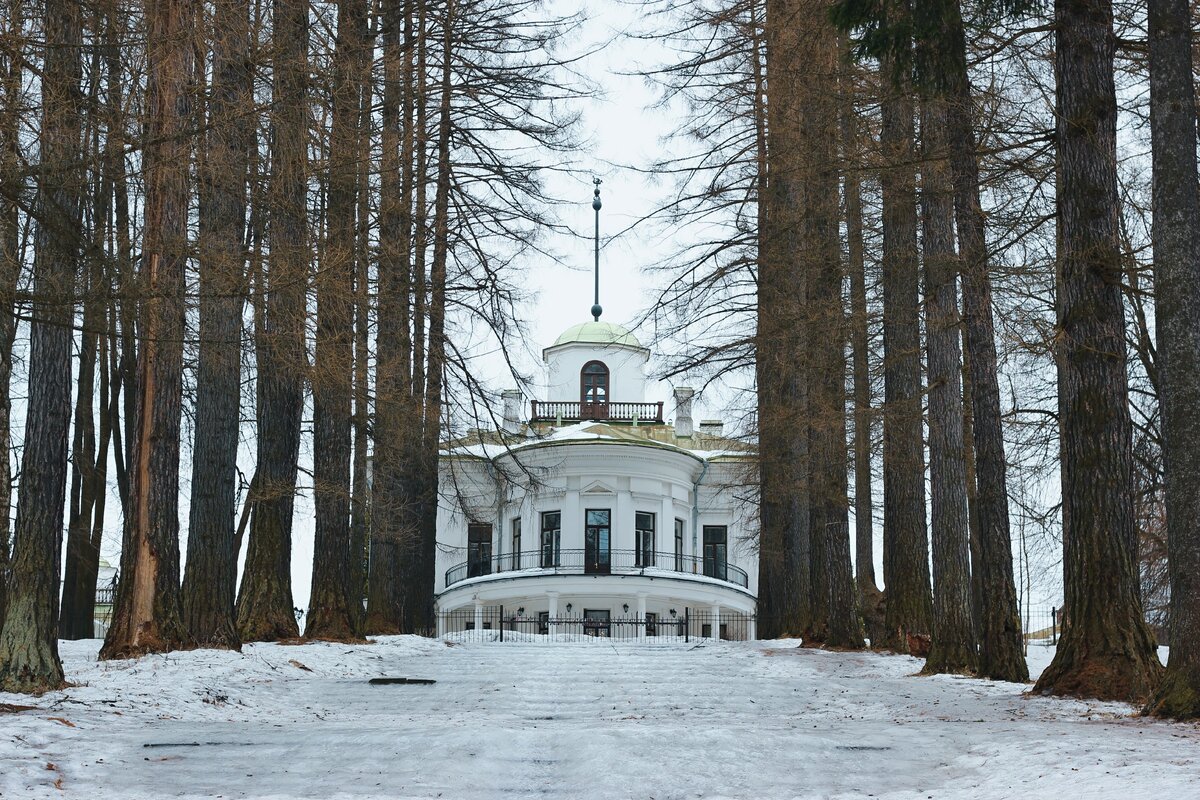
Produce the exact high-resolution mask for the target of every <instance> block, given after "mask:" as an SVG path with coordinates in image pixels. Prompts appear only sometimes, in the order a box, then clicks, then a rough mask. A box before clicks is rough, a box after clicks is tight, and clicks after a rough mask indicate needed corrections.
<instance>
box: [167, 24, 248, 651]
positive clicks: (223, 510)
mask: <svg viewBox="0 0 1200 800" xmlns="http://www.w3.org/2000/svg"><path fill="white" fill-rule="evenodd" d="M212 26H213V27H212V61H213V64H212V76H213V77H212V87H211V92H210V96H211V98H212V99H211V101H210V105H209V113H208V129H207V132H206V135H205V138H204V139H203V147H204V149H205V154H204V158H203V159H202V169H201V173H200V174H201V185H200V242H199V250H200V360H199V369H198V371H197V375H196V412H195V414H196V422H195V445H194V447H193V449H192V501H191V509H190V511H189V516H188V558H187V568H186V570H185V571H184V577H183V618H184V623H185V624H186V625H187V627H188V630H189V632H190V633H191V635H192V636H193V637H194V638H195V640H196V643H197V644H199V645H201V646H209V647H221V648H232V649H239V648H240V647H241V640H240V639H239V638H238V632H237V622H236V618H235V616H234V593H235V591H236V589H237V553H236V552H234V549H233V543H234V529H233V525H234V516H235V514H236V513H237V510H236V504H237V496H236V486H235V478H236V476H237V450H238V422H239V420H240V416H239V413H238V412H239V400H240V398H241V343H242V340H241V334H242V311H243V308H244V305H245V296H246V288H247V283H246V254H245V253H246V248H245V241H244V238H245V233H244V232H245V227H246V185H247V179H248V175H249V155H250V147H251V146H252V145H253V136H252V134H253V129H252V127H251V125H252V122H253V117H252V116H251V115H250V114H249V112H248V109H249V108H250V107H251V103H252V97H251V92H252V86H251V81H252V78H253V76H252V74H251V65H250V4H249V2H248V0H217V2H216V3H215V5H214V8H213V22H212Z"/></svg>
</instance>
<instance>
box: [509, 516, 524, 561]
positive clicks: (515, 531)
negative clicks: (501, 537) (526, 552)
mask: <svg viewBox="0 0 1200 800" xmlns="http://www.w3.org/2000/svg"><path fill="white" fill-rule="evenodd" d="M520 568H521V518H520V517H513V521H512V566H511V567H510V569H520Z"/></svg>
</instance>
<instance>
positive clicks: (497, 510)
mask: <svg viewBox="0 0 1200 800" xmlns="http://www.w3.org/2000/svg"><path fill="white" fill-rule="evenodd" d="M598 309H599V306H598V304H597V306H596V308H594V309H593V314H595V315H596V316H597V317H599V312H598ZM649 355H650V352H649V350H648V349H647V348H645V347H643V346H642V344H641V343H640V342H639V341H638V340H637V339H636V338H635V337H634V336H633V334H631V333H630V332H629V331H628V330H626V329H625V328H622V327H621V326H619V325H613V324H611V323H607V322H600V321H598V320H595V321H591V322H585V323H583V324H580V325H575V326H573V327H571V328H569V329H567V330H566V331H565V332H563V334H562V335H561V336H559V337H558V339H557V340H556V341H555V342H554V344H553V345H551V346H550V347H547V348H546V349H545V350H544V351H543V359H544V361H545V364H546V368H547V370H548V375H549V387H550V388H549V396H548V397H547V398H546V399H535V400H533V401H531V402H530V403H529V405H528V406H527V407H526V406H525V403H524V400H523V398H522V397H521V394H520V393H519V392H517V391H515V390H514V391H510V392H507V393H506V394H505V410H504V422H503V425H502V428H501V430H498V431H490V432H475V433H473V434H472V435H470V436H467V437H464V438H462V439H459V440H456V441H454V442H451V443H448V444H446V445H445V446H444V448H443V453H442V458H441V462H440V463H441V467H440V469H441V481H442V484H441V485H442V487H443V491H442V492H441V495H442V497H441V500H440V504H439V508H438V520H437V576H436V587H435V588H436V593H437V598H436V605H437V609H438V611H439V612H440V613H439V620H440V622H439V627H441V628H442V630H441V631H439V632H440V633H447V632H452V631H449V630H447V629H448V627H453V626H457V629H459V630H462V629H469V628H474V627H477V626H480V627H482V626H487V627H491V626H492V625H493V624H494V622H489V621H485V620H492V619H494V618H493V617H492V616H491V613H492V611H491V610H492V609H496V608H498V607H503V609H504V619H505V620H517V621H519V622H521V623H523V624H524V626H525V627H522V628H520V629H521V630H525V631H536V632H541V633H554V632H556V631H555V628H556V627H558V626H560V625H565V624H566V623H565V622H562V621H563V620H575V619H579V620H582V623H583V626H584V629H585V632H589V633H593V634H596V635H605V634H606V633H608V632H609V630H610V625H615V624H617V621H618V620H621V619H625V620H630V621H636V622H635V624H640V627H639V631H640V635H647V636H653V635H656V634H658V633H659V632H660V631H664V630H667V631H671V630H677V629H678V628H677V626H679V625H680V624H681V621H682V619H683V616H684V614H685V612H686V611H687V610H688V609H692V610H693V612H694V613H693V617H694V618H698V617H699V616H700V615H699V614H698V613H695V612H698V611H702V612H703V618H704V619H705V620H706V623H705V625H704V629H703V630H700V629H697V630H695V631H694V632H693V634H694V635H718V634H719V633H720V632H721V631H723V630H724V626H723V625H722V624H721V621H720V617H721V614H725V615H726V616H727V618H732V617H734V616H735V615H736V616H738V617H739V618H741V619H746V618H747V617H748V616H749V615H752V614H753V613H754V611H755V600H756V592H757V573H758V559H757V536H758V530H757V519H756V516H755V515H754V513H753V510H752V507H751V504H750V503H748V502H747V498H746V497H745V489H744V488H743V487H746V486H747V485H748V484H750V483H752V481H751V480H749V479H748V478H749V476H750V475H752V470H753V465H754V458H753V456H754V454H753V452H752V451H751V450H750V449H749V448H748V447H747V446H746V445H745V444H744V443H741V442H738V441H736V440H733V439H729V438H726V437H725V436H723V435H722V430H721V424H720V423H719V422H717V421H712V420H706V421H704V422H702V423H701V424H700V425H699V426H695V425H694V424H693V420H692V394H693V392H692V390H691V389H688V388H684V387H679V388H676V389H675V390H674V399H673V400H674V401H673V403H672V404H671V406H666V405H665V404H664V402H663V401H662V400H651V399H647V397H646V375H645V365H646V362H647V360H648V359H649ZM526 408H527V409H528V411H527V413H526V411H525V409H526ZM668 412H669V413H670V414H672V415H673V418H674V422H673V424H669V423H668V422H667V421H666V414H667V413H668ZM485 609H487V610H488V614H487V615H485V613H484V610H485ZM472 611H473V612H474V613H471V612H472ZM446 612H460V613H455V614H448V613H446ZM672 626H676V627H675V628H672ZM739 630H740V633H739V634H737V635H738V636H748V637H753V635H754V633H753V624H752V622H751V623H749V626H748V627H742V628H740V629H739Z"/></svg>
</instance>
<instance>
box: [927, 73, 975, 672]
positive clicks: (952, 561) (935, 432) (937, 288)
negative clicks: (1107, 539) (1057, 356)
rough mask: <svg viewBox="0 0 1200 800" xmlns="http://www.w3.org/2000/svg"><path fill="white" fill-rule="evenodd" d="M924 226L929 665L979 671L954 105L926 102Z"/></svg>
mask: <svg viewBox="0 0 1200 800" xmlns="http://www.w3.org/2000/svg"><path fill="white" fill-rule="evenodd" d="M921 147H922V153H921V157H922V158H921V164H922V166H921V227H922V230H923V231H924V236H923V237H922V245H923V249H924V257H925V342H926V350H927V354H928V374H929V479H930V480H929V482H930V495H931V496H930V500H931V503H930V510H931V523H932V526H931V527H932V539H933V612H934V616H933V637H932V641H931V643H930V649H929V657H928V659H927V660H926V661H925V668H924V670H923V672H925V673H928V674H934V673H943V672H949V673H965V674H969V673H972V672H974V671H975V668H976V666H977V659H976V654H975V637H974V633H973V630H972V626H971V562H970V536H971V531H970V521H969V518H968V513H967V476H966V465H965V463H964V460H963V456H964V452H963V401H962V386H961V376H962V360H961V355H960V351H959V323H960V319H959V315H958V287H957V282H956V276H957V272H958V264H957V254H956V253H955V251H954V193H953V189H952V185H951V181H950V171H949V165H948V163H947V161H946V157H947V156H946V147H947V136H946V107H945V103H944V102H943V101H942V100H941V98H938V97H926V98H924V99H923V101H922V103H921Z"/></svg>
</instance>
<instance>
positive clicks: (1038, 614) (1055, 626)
mask: <svg viewBox="0 0 1200 800" xmlns="http://www.w3.org/2000/svg"><path fill="white" fill-rule="evenodd" d="M1021 621H1022V623H1023V625H1024V630H1025V642H1026V644H1041V645H1046V646H1053V645H1056V644H1058V637H1059V636H1061V635H1062V624H1063V611H1062V609H1061V608H1059V607H1057V606H1054V607H1050V608H1047V607H1045V606H1042V607H1038V608H1029V609H1025V610H1024V611H1023V612H1022V613H1021Z"/></svg>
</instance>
